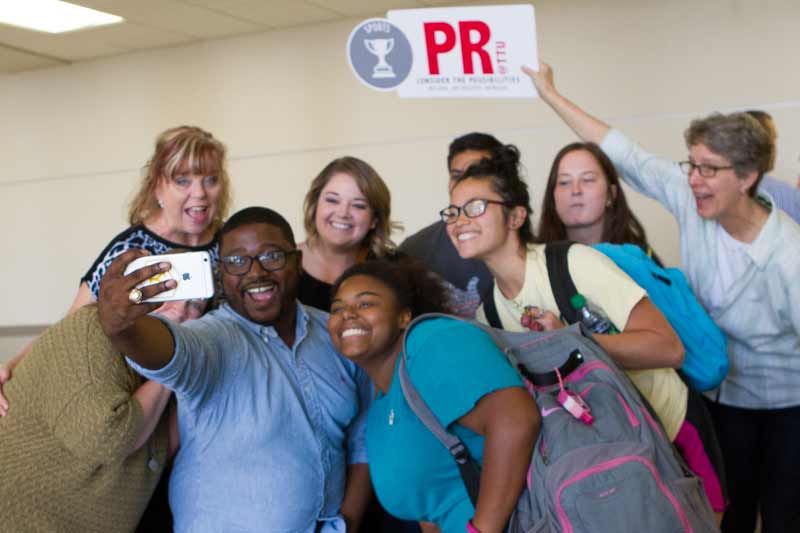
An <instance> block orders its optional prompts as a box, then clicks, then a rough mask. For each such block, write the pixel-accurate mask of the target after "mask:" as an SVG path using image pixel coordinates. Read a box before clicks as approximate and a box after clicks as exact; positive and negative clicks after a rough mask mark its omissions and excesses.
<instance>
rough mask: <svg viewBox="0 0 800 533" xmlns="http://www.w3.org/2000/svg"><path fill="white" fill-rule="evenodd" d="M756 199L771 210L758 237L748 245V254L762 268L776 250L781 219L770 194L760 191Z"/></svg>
mask: <svg viewBox="0 0 800 533" xmlns="http://www.w3.org/2000/svg"><path fill="white" fill-rule="evenodd" d="M756 201H757V202H759V203H761V204H764V205H765V207H767V208H768V209H769V210H770V211H769V216H768V217H767V221H766V222H765V223H764V226H763V227H762V228H761V231H760V232H759V233H758V236H757V237H756V239H755V240H754V241H753V242H752V243H750V245H749V246H747V248H746V250H747V255H749V256H750V258H751V259H752V260H753V262H754V263H755V264H756V265H757V266H758V268H760V269H761V268H764V267H765V266H766V264H767V263H768V262H769V260H770V258H771V257H772V254H773V253H774V252H775V249H776V247H775V242H776V240H775V239H776V238H777V236H778V233H779V230H778V226H779V224H780V221H779V220H778V209H777V208H776V207H775V202H773V201H772V197H771V196H770V195H769V194H767V193H765V192H763V191H758V195H757V196H756Z"/></svg>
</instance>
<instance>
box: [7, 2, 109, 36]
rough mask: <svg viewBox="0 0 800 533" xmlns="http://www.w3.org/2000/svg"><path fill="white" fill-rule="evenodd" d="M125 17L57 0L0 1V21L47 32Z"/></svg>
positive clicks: (62, 30) (79, 28)
mask: <svg viewBox="0 0 800 533" xmlns="http://www.w3.org/2000/svg"><path fill="white" fill-rule="evenodd" d="M123 20H124V19H123V18H122V17H118V16H116V15H112V14H110V13H104V12H102V11H96V10H94V9H89V8H88V7H83V6H78V5H75V4H70V3H69V2H61V1H59V0H4V1H0V24H9V25H11V26H18V27H21V28H26V29H30V30H36V31H41V32H46V33H64V32H68V31H75V30H81V29H85V28H93V27H96V26H106V25H108V24H118V23H120V22H122V21H123Z"/></svg>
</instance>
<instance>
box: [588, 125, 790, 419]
mask: <svg viewBox="0 0 800 533" xmlns="http://www.w3.org/2000/svg"><path fill="white" fill-rule="evenodd" d="M601 147H602V148H603V150H604V151H605V152H606V154H608V156H609V157H610V158H611V160H612V161H613V162H614V165H615V166H616V167H617V170H618V171H619V172H620V176H621V177H622V179H623V180H624V181H625V182H626V183H628V184H629V185H630V186H631V187H633V188H634V189H635V190H637V191H638V192H641V193H642V194H644V195H646V196H649V197H650V198H653V199H654V200H657V201H658V202H660V203H661V204H662V205H663V206H664V207H665V208H666V209H667V210H668V211H670V212H671V213H672V214H673V215H674V216H675V218H676V219H677V221H678V225H679V227H680V246H681V262H682V268H683V270H684V272H685V274H686V277H687V278H688V280H689V284H690V285H691V287H692V289H693V290H694V292H695V294H696V295H697V297H698V299H699V300H700V302H701V303H703V305H704V306H705V307H706V308H707V309H708V308H709V305H708V300H707V298H708V294H709V291H710V290H711V286H712V283H713V279H714V276H715V275H716V272H717V259H718V258H717V253H716V250H717V240H718V234H719V232H720V231H725V230H724V229H723V228H722V226H720V224H719V223H718V222H717V221H715V220H706V219H703V218H701V217H700V215H698V214H697V208H696V204H695V199H694V195H693V194H692V190H691V188H690V187H689V182H688V178H687V176H686V174H685V173H684V172H683V171H681V169H680V168H679V167H678V165H677V163H675V162H672V161H669V160H667V159H663V158H660V157H656V156H654V155H652V154H649V153H647V152H645V151H644V150H642V148H641V147H639V146H638V145H636V144H635V143H634V142H633V141H631V140H630V139H628V138H627V137H625V136H624V135H623V134H622V133H620V132H619V131H616V130H612V131H610V132H609V133H608V134H607V135H606V137H605V139H604V140H603V143H602V145H601ZM759 195H760V196H761V197H763V198H764V199H765V200H766V201H768V202H769V203H770V204H771V203H772V202H771V198H770V197H769V196H768V195H766V194H764V193H759ZM746 253H747V255H748V257H749V259H750V263H749V265H748V267H747V270H746V271H745V273H744V275H743V276H742V277H741V278H740V279H738V280H737V281H736V282H735V283H734V285H733V286H732V287H731V289H730V290H729V293H728V295H727V298H726V300H725V301H724V303H723V305H722V306H720V307H719V308H718V309H717V310H716V311H713V312H710V314H711V317H712V318H713V319H714V321H715V322H716V323H717V325H719V327H720V328H721V329H722V331H724V332H725V335H726V336H727V340H728V357H729V358H730V371H729V373H728V377H727V378H726V379H725V381H724V382H723V383H722V385H721V386H720V390H719V391H711V392H709V393H708V396H709V397H710V398H716V397H717V394H718V393H719V401H720V402H722V403H724V404H726V405H732V406H735V407H745V408H751V409H777V408H783V407H793V406H798V405H800V226H798V225H797V224H796V223H795V222H794V221H793V220H791V218H789V217H788V216H787V215H786V214H785V213H783V212H782V211H779V210H778V209H772V210H771V212H770V214H769V217H768V219H767V222H766V223H765V224H764V227H763V228H762V229H761V232H760V233H759V235H758V237H756V239H755V240H754V241H753V242H752V243H751V244H749V245H747V246H746Z"/></svg>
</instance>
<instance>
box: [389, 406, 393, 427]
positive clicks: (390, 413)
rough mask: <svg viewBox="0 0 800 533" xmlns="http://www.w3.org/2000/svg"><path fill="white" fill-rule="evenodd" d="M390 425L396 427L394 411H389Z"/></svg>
mask: <svg viewBox="0 0 800 533" xmlns="http://www.w3.org/2000/svg"><path fill="white" fill-rule="evenodd" d="M389 425H390V426H393V425H394V409H389Z"/></svg>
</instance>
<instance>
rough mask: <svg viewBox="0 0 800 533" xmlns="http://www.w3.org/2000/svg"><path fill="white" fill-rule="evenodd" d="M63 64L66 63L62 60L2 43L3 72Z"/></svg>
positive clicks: (0, 69)
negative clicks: (16, 48)
mask: <svg viewBox="0 0 800 533" xmlns="http://www.w3.org/2000/svg"><path fill="white" fill-rule="evenodd" d="M62 64H64V63H63V62H61V61H57V60H54V59H49V58H46V57H42V56H39V55H35V54H29V53H26V52H23V51H20V50H14V49H13V48H8V47H5V46H2V45H0V72H2V73H12V72H22V71H24V70H33V69H37V68H44V67H55V66H58V65H62Z"/></svg>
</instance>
